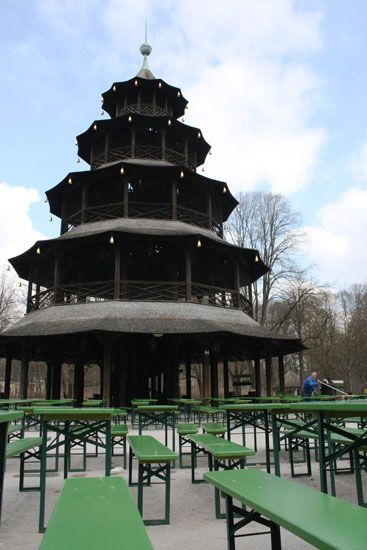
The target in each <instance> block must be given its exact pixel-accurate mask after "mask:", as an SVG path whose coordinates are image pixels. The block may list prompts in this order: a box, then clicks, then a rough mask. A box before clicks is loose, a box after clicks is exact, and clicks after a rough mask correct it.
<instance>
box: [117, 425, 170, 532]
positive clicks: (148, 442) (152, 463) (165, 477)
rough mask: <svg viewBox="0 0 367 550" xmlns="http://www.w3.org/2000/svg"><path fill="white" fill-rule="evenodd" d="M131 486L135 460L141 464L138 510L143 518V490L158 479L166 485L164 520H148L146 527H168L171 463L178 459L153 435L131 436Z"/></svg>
mask: <svg viewBox="0 0 367 550" xmlns="http://www.w3.org/2000/svg"><path fill="white" fill-rule="evenodd" d="M127 439H128V442H129V445H130V452H129V485H136V484H134V483H133V481H132V468H133V458H134V457H135V458H136V459H137V461H138V463H139V469H138V483H137V485H138V510H139V512H140V514H141V516H142V517H143V488H144V485H146V484H148V485H150V484H151V480H152V478H154V477H156V478H158V479H159V480H161V481H163V483H164V484H165V507H164V510H165V513H164V519H146V520H144V523H145V524H146V525H167V524H169V520H170V491H171V462H174V461H175V459H176V458H178V455H177V453H175V452H173V451H171V449H168V448H167V447H166V446H165V445H163V444H162V443H160V442H159V441H157V440H156V439H155V438H154V437H152V436H151V435H129V436H128V437H127Z"/></svg>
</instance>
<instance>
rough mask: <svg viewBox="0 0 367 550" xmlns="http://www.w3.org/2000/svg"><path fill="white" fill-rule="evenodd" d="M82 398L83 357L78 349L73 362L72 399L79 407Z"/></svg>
mask: <svg viewBox="0 0 367 550" xmlns="http://www.w3.org/2000/svg"><path fill="white" fill-rule="evenodd" d="M83 400H84V358H83V354H82V353H81V352H80V351H79V352H78V353H77V356H76V359H75V362H74V401H75V405H76V406H77V407H80V406H81V404H82V402H83Z"/></svg>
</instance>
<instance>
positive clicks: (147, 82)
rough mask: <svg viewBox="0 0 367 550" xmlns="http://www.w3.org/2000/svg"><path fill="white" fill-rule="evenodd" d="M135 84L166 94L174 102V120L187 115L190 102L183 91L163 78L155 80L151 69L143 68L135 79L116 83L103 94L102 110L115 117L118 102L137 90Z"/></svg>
mask: <svg viewBox="0 0 367 550" xmlns="http://www.w3.org/2000/svg"><path fill="white" fill-rule="evenodd" d="M142 71H143V72H142ZM135 82H137V83H138V85H137V86H138V87H141V88H142V89H145V90H152V91H153V90H154V89H156V90H157V91H159V92H163V93H166V94H167V97H169V98H170V99H171V100H172V106H173V117H174V118H179V117H181V116H183V115H184V114H185V109H186V106H187V104H188V101H187V99H185V98H184V96H183V95H182V92H181V89H180V88H177V87H176V86H171V85H170V84H167V82H165V81H164V80H162V79H161V78H155V77H154V75H153V73H152V72H151V71H150V69H143V68H142V69H141V71H139V73H138V74H137V76H134V78H131V79H130V80H125V81H124V82H114V83H113V84H112V86H111V88H110V89H109V90H107V91H106V92H104V93H103V94H102V98H103V103H102V109H104V110H105V111H106V113H108V114H109V115H110V116H111V117H115V115H116V101H117V100H118V98H119V97H121V96H123V95H124V94H125V93H127V92H128V91H129V90H132V89H136V84H135Z"/></svg>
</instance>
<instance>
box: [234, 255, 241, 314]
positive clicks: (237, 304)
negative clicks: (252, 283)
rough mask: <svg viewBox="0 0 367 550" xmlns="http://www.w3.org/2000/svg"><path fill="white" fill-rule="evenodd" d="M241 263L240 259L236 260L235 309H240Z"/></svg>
mask: <svg viewBox="0 0 367 550" xmlns="http://www.w3.org/2000/svg"><path fill="white" fill-rule="evenodd" d="M240 284H241V283H240V263H239V260H238V258H237V259H236V260H235V264H234V291H235V299H234V305H235V307H240Z"/></svg>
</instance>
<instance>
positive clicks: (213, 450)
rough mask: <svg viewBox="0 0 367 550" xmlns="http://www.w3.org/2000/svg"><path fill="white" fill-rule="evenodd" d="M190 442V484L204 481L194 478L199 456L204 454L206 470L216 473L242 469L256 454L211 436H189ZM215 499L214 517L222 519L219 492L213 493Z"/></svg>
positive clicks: (226, 440) (246, 448) (241, 446)
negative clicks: (206, 461) (220, 470)
mask: <svg viewBox="0 0 367 550" xmlns="http://www.w3.org/2000/svg"><path fill="white" fill-rule="evenodd" d="M188 437H189V439H190V440H191V482H192V483H201V482H202V481H205V479H200V480H197V479H196V478H195V467H196V465H197V457H198V455H199V454H204V455H205V456H207V457H208V468H209V470H210V471H212V470H214V471H217V470H219V469H220V468H222V469H224V470H234V469H236V468H244V467H245V464H246V459H247V457H249V456H254V455H255V454H256V453H255V451H253V450H252V449H249V448H248V447H244V446H243V445H238V444H237V443H233V441H228V439H223V438H221V437H217V436H215V435H212V434H196V435H189V436H188ZM214 499H215V515H216V517H217V518H218V519H219V518H222V517H224V516H223V514H222V513H221V511H220V495H219V491H218V490H217V489H215V491H214Z"/></svg>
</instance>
